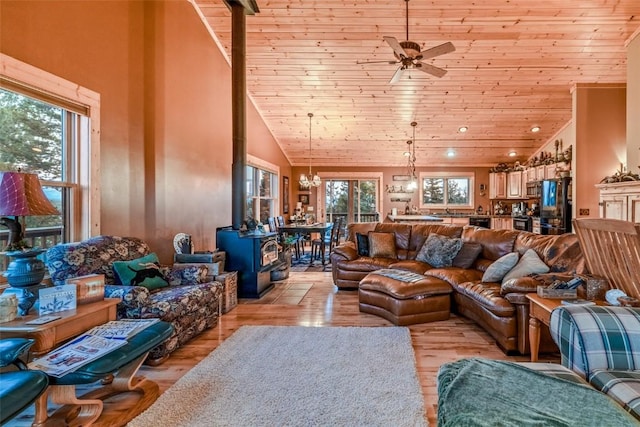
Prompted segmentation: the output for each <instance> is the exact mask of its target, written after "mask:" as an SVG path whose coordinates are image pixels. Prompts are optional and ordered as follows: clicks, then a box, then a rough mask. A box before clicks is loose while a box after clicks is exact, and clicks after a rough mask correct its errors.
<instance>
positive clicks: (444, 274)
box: [330, 223, 586, 354]
mask: <svg viewBox="0 0 640 427" xmlns="http://www.w3.org/2000/svg"><path fill="white" fill-rule="evenodd" d="M370 231H376V232H386V233H393V234H394V237H395V245H396V257H395V258H388V257H384V258H383V257H370V256H364V255H359V254H358V248H357V244H356V242H357V238H356V234H357V233H359V234H361V235H367V233H368V232H370ZM430 233H435V234H440V235H445V236H449V237H461V238H462V241H463V242H465V243H466V242H469V243H479V244H481V245H482V251H481V252H480V255H479V256H478V257H477V258H476V260H475V261H474V262H473V264H472V266H471V267H469V268H460V267H442V268H433V267H432V266H431V265H429V264H427V263H425V262H421V261H418V260H416V255H417V253H418V251H419V250H420V248H421V247H422V245H423V243H424V242H425V241H426V239H427V237H428V236H429V234H430ZM528 249H533V250H535V252H536V253H537V255H538V256H539V258H540V259H541V260H542V261H544V263H545V264H547V265H548V266H549V269H550V271H549V272H548V273H545V274H539V275H533V276H525V277H520V278H514V279H510V280H507V281H505V282H504V283H496V282H482V276H483V274H484V272H485V271H486V269H487V268H488V267H489V266H490V265H491V264H492V263H493V262H494V261H496V260H497V259H499V258H501V257H502V256H504V255H506V254H508V253H510V252H518V253H519V254H520V255H523V254H524V253H525V252H526V251H527V250H528ZM330 257H331V266H332V267H331V268H332V274H333V281H334V284H335V285H336V286H337V287H338V288H339V289H353V290H357V289H358V286H359V283H360V281H361V280H362V279H363V278H364V277H365V276H366V275H367V274H369V273H370V272H373V271H376V270H379V269H383V268H385V269H386V268H392V269H401V270H407V271H411V272H414V273H418V274H422V275H424V276H432V277H437V278H440V279H442V280H444V281H446V282H447V283H449V284H450V285H451V287H452V290H453V292H452V294H451V296H452V298H451V302H452V305H451V310H452V311H453V312H455V313H457V314H459V315H462V316H465V317H467V318H469V319H471V320H473V321H475V322H476V323H477V324H479V325H480V326H481V327H482V328H484V329H485V330H486V331H487V332H488V333H489V334H490V335H491V336H492V337H493V338H494V339H495V340H496V342H497V344H498V345H499V346H500V347H501V348H502V349H503V351H505V352H507V353H513V352H518V353H521V354H528V353H529V335H528V325H529V300H528V299H527V298H526V294H527V293H531V292H536V290H537V286H538V285H548V284H549V283H551V282H552V281H553V280H556V279H559V280H568V279H569V278H571V277H573V276H574V275H575V274H584V273H586V267H585V261H584V256H583V254H582V251H581V249H580V245H579V242H578V238H577V236H576V235H575V234H562V235H540V234H533V233H529V232H526V231H514V230H490V229H485V228H480V227H473V226H465V227H462V226H454V225H442V224H401V223H354V224H349V225H348V227H347V238H346V241H345V242H343V243H342V244H340V245H338V246H337V247H335V248H334V250H333V252H332V253H331V255H330ZM540 350H541V351H557V347H556V346H555V344H554V343H553V341H552V340H551V337H550V336H549V334H548V331H543V334H542V337H541V343H540Z"/></svg>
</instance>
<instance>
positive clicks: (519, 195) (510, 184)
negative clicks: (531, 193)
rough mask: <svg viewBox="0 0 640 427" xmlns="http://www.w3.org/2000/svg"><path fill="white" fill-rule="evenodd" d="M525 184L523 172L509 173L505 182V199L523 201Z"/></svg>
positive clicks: (525, 190)
mask: <svg viewBox="0 0 640 427" xmlns="http://www.w3.org/2000/svg"><path fill="white" fill-rule="evenodd" d="M526 195H527V182H526V175H525V174H524V171H515V172H509V174H508V180H507V199H525V198H526Z"/></svg>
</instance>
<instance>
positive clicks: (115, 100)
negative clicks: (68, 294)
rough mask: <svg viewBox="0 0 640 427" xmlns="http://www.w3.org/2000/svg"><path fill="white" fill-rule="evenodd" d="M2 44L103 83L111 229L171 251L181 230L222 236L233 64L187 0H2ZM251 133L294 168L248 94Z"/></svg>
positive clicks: (66, 73) (104, 217)
mask: <svg viewBox="0 0 640 427" xmlns="http://www.w3.org/2000/svg"><path fill="white" fill-rule="evenodd" d="M250 19H251V17H247V20H250ZM0 51H2V53H4V54H7V55H9V56H12V57H14V58H16V59H18V60H20V61H23V62H26V63H28V64H31V65H33V66H35V67H38V68H40V69H42V70H45V71H47V72H50V73H53V74H56V75H58V76H60V77H62V78H65V79H67V80H70V81H73V82H75V83H77V84H79V85H81V86H84V87H87V88H88V89H91V90H93V91H96V92H98V93H100V95H101V163H100V167H101V179H102V189H101V205H102V213H101V232H102V234H114V235H133V236H138V237H141V238H143V239H145V240H146V241H147V242H149V244H150V245H151V248H152V249H153V250H154V251H156V252H158V254H159V255H160V258H161V261H163V262H169V261H171V257H172V253H173V246H172V243H171V242H172V239H173V236H174V235H175V234H176V233H178V232H185V233H189V234H191V235H192V236H193V239H194V246H195V249H196V250H205V249H214V248H215V229H216V227H220V226H225V225H230V224H231V162H232V154H231V148H232V127H231V90H230V87H231V69H230V66H229V64H228V63H227V62H226V60H225V59H224V58H223V56H222V55H221V53H220V51H219V49H218V47H217V46H216V44H215V42H214V41H213V40H212V39H211V37H210V36H209V34H208V32H207V31H206V30H205V28H204V26H203V25H202V23H201V21H200V19H199V17H198V16H197V14H196V12H195V11H194V10H193V7H192V6H191V4H190V3H188V2H186V1H179V2H178V1H168V2H165V1H77V2H71V1H12V0H2V1H1V2H0ZM247 134H248V137H247V144H248V148H247V151H248V153H249V154H252V155H255V156H256V157H260V158H262V159H264V160H266V161H268V162H271V163H274V164H276V165H279V166H280V168H281V173H282V174H283V175H290V171H291V169H290V165H289V162H288V161H287V159H286V158H285V156H284V155H283V153H282V151H281V150H280V148H279V146H278V145H277V144H276V142H275V141H274V139H273V137H272V136H271V134H270V133H269V132H268V130H267V129H266V126H265V125H264V123H263V121H262V119H261V118H260V116H259V115H258V113H257V112H256V111H255V109H254V108H253V105H252V104H251V103H249V104H248V112H247Z"/></svg>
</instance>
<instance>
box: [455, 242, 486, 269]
mask: <svg viewBox="0 0 640 427" xmlns="http://www.w3.org/2000/svg"><path fill="white" fill-rule="evenodd" d="M480 253H482V245H481V244H480V243H473V242H464V243H463V244H462V248H461V249H460V252H458V255H456V257H455V258H454V259H453V263H452V265H453V266H454V267H460V268H471V266H472V265H473V263H474V262H476V259H477V258H478V256H480Z"/></svg>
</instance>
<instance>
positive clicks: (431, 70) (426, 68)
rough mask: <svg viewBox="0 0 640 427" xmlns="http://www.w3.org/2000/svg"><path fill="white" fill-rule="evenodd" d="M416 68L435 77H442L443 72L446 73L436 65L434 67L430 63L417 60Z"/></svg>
mask: <svg viewBox="0 0 640 427" xmlns="http://www.w3.org/2000/svg"><path fill="white" fill-rule="evenodd" d="M415 68H416V70H420V71H422V72H425V73H427V74H431V75H432V76H436V77H442V76H444V75H445V74H447V70H444V69H442V68H438V67H434V66H433V65H431V64H424V63H422V62H418V63H416V67H415Z"/></svg>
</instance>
